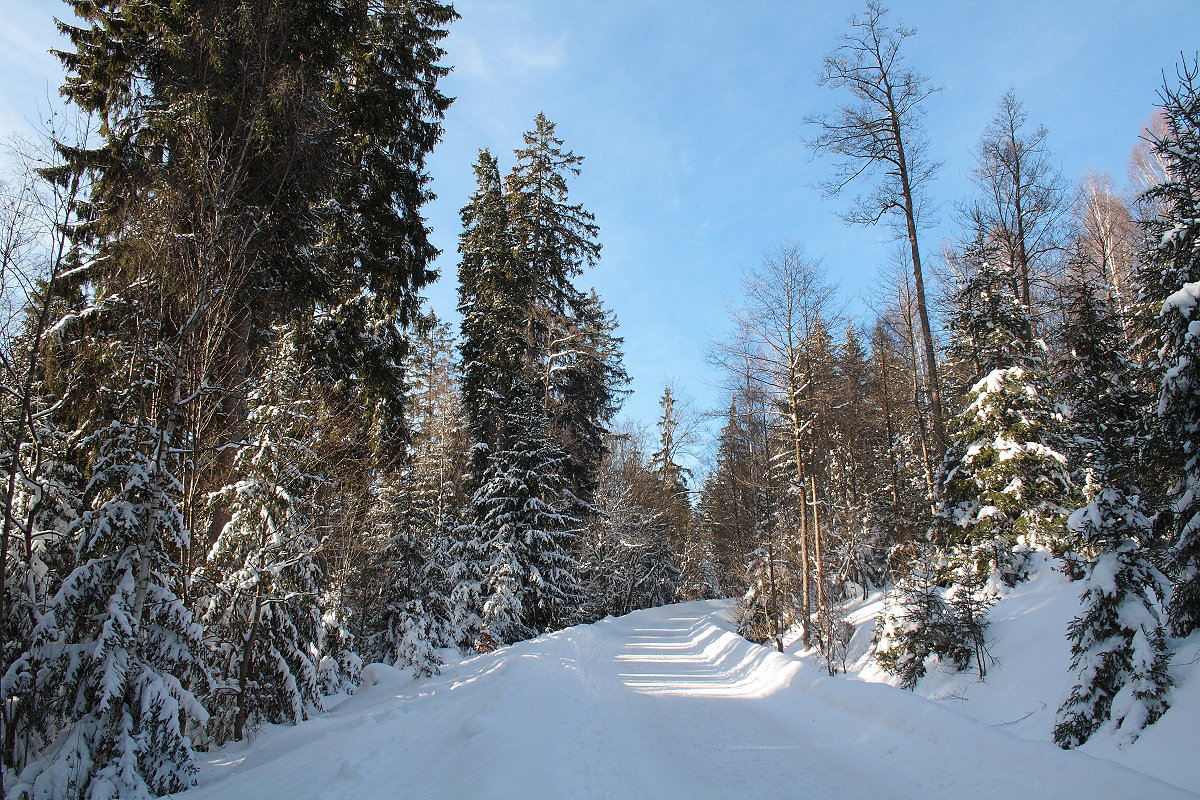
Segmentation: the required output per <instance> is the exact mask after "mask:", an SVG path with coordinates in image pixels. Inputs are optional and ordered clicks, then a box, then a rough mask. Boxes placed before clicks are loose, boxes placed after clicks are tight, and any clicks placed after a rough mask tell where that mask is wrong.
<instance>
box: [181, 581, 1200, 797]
mask: <svg viewBox="0 0 1200 800" xmlns="http://www.w3.org/2000/svg"><path fill="white" fill-rule="evenodd" d="M1059 594H1062V593H1061V592H1059ZM868 605H869V604H868ZM728 609H729V606H728V604H727V603H726V602H722V601H702V602H692V603H681V604H677V605H672V606H665V607H662V608H656V609H650V610H647V611H639V612H635V613H633V614H630V615H628V616H625V617H621V618H619V619H606V620H604V621H602V622H599V623H596V624H593V625H582V626H578V627H574V628H569V629H567V630H563V631H559V632H557V633H554V634H549V635H546V636H541V637H539V638H537V639H533V640H531V641H528V642H523V643H521V644H517V645H513V646H511V647H506V648H502V649H500V650H497V651H495V652H493V653H489V654H486V655H481V656H477V657H474V658H471V659H469V660H466V661H463V662H461V663H458V664H453V665H451V666H449V667H447V668H445V669H444V670H443V673H442V674H441V675H436V676H433V677H430V678H423V679H418V680H413V679H412V678H410V677H409V676H408V675H407V674H405V673H403V672H401V671H399V670H395V669H391V668H389V667H385V666H382V665H378V664H376V665H371V666H369V667H367V669H366V671H365V680H364V686H363V687H362V689H361V690H360V691H359V692H358V694H356V695H354V696H353V697H350V698H348V699H346V700H345V701H344V702H342V703H341V704H340V705H338V706H337V707H336V708H334V709H333V710H332V711H329V712H327V713H325V714H322V715H320V716H318V717H317V718H315V719H313V720H310V721H308V722H305V723H302V724H300V725H297V726H295V727H271V728H268V729H266V730H264V731H263V732H262V733H261V734H260V735H259V736H258V737H257V738H256V739H254V740H253V741H251V742H249V743H246V744H239V745H233V746H229V747H226V748H224V749H222V750H220V751H217V752H214V753H210V754H207V757H206V760H205V762H204V763H203V766H202V770H201V775H200V779H201V786H200V787H199V788H197V789H194V790H192V791H190V792H186V793H184V794H182V795H176V797H182V798H186V799H187V800H208V799H215V798H226V799H228V800H234V798H236V799H237V800H259V799H261V800H279V799H281V798H283V799H286V800H293V799H294V800H307V799H308V798H312V800H338V799H339V798H347V799H349V798H354V800H373V799H374V798H389V799H391V798H412V799H413V800H417V799H419V798H430V799H432V798H438V799H439V800H442V799H445V800H467V799H468V798H489V799H490V798H494V799H495V800H504V799H507V798H513V799H514V800H515V799H516V798H533V799H537V798H546V799H547V800H559V799H560V798H562V799H566V798H612V799H613V800H632V799H634V798H646V799H647V800H650V799H651V798H653V800H669V799H670V798H689V800H703V799H705V798H712V799H713V800H717V799H718V798H738V799H739V800H742V799H747V798H772V799H775V798H797V797H838V798H872V799H873V800H876V799H877V798H880V797H887V798H889V799H890V800H900V799H901V798H914V799H915V798H956V800H957V799H958V798H963V797H971V798H1028V797H1055V798H1088V800H1097V798H1127V797H1139V798H1150V797H1154V798H1185V797H1187V798H1196V797H1200V795H1196V794H1192V793H1191V792H1189V791H1185V790H1184V789H1181V788H1178V787H1177V786H1173V785H1170V784H1168V783H1164V782H1162V781H1159V780H1157V779H1155V778H1153V777H1150V776H1149V775H1147V774H1145V772H1139V771H1136V770H1135V769H1131V768H1129V767H1127V766H1122V765H1119V764H1116V763H1113V762H1112V761H1109V760H1102V759H1099V758H1095V757H1093V756H1091V755H1088V754H1086V753H1083V752H1065V751H1062V750H1060V749H1058V748H1057V747H1055V746H1054V745H1053V744H1051V743H1049V742H1048V741H1030V740H1028V739H1027V738H1020V737H1022V736H1024V735H1025V733H1026V731H1025V730H1024V729H1022V728H1021V727H1016V728H1014V727H1012V726H1009V727H1004V726H997V725H995V724H989V723H988V722H986V721H978V720H976V719H972V718H970V717H969V716H967V715H966V714H964V713H962V712H961V711H959V710H955V709H953V708H948V707H946V705H945V704H943V703H939V702H936V701H934V700H930V699H927V698H926V697H922V696H921V695H920V694H916V693H911V692H906V691H902V690H899V689H896V688H894V687H892V686H888V685H881V684H878V683H870V682H864V681H862V680H854V679H853V677H854V676H856V675H857V676H858V677H863V676H862V674H861V670H859V671H858V672H857V673H853V672H852V675H851V676H850V677H848V676H839V677H827V676H825V675H824V673H823V671H822V670H820V669H819V668H818V667H817V665H816V663H815V661H810V660H809V659H808V658H802V659H797V658H794V657H791V656H788V655H782V654H779V653H776V652H775V651H773V650H769V649H767V648H764V647H760V646H758V645H755V644H751V643H750V642H747V641H746V640H744V639H742V638H740V637H739V636H737V635H736V634H734V633H733V632H732V628H733V626H732V625H731V624H730V622H729V620H728V618H727V614H728ZM1034 610H1035V609H1033V608H1030V613H1033V612H1034ZM864 613H868V614H869V611H867V610H866V606H864ZM1057 635H1058V637H1059V638H1063V637H1062V632H1061V631H1059V632H1057ZM1015 644H1021V643H1019V642H1018V643H1015ZM1043 646H1044V643H1038V644H1037V647H1038V648H1039V649H1040V648H1042V647H1043ZM1057 667H1058V665H1057V664H1055V665H1052V666H1049V667H1047V668H1046V669H1047V671H1048V670H1050V669H1055V670H1057ZM1059 671H1060V672H1061V670H1059ZM997 710H998V709H997ZM1024 711H1025V709H1024V707H1023V706H1012V707H1009V708H1007V709H1005V713H1007V714H1008V715H1010V716H1019V715H1020V714H1022V713H1024ZM1169 713H1170V712H1168V717H1169ZM1166 720H1167V718H1166V717H1164V720H1163V721H1164V722H1165V721H1166ZM1160 724H1161V723H1160ZM1182 733H1183V731H1176V732H1174V733H1173V734H1168V735H1174V736H1177V737H1180V738H1177V739H1176V741H1175V744H1173V745H1172V746H1171V748H1170V749H1171V752H1173V753H1174V754H1176V755H1177V756H1180V755H1182V756H1185V757H1186V758H1188V759H1192V754H1191V753H1190V752H1188V751H1189V750H1190V749H1191V745H1190V744H1187V743H1190V742H1192V741H1193V740H1192V739H1191V730H1190V729H1189V730H1188V731H1187V734H1188V735H1187V736H1186V737H1181V736H1180V734H1182ZM1150 735H1152V734H1151V733H1148V734H1147V735H1145V736H1143V738H1142V741H1145V740H1146V739H1147V737H1148V736H1150ZM1043 738H1046V739H1048V738H1049V737H1048V735H1047V736H1045V737H1043ZM1181 741H1182V742H1183V743H1181ZM1192 760H1194V759H1192ZM1146 766H1148V767H1151V768H1153V766H1154V765H1153V764H1150V763H1147V764H1146ZM1192 786H1193V788H1198V787H1197V786H1196V785H1195V784H1193V785H1192Z"/></svg>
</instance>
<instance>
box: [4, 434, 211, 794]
mask: <svg viewBox="0 0 1200 800" xmlns="http://www.w3.org/2000/svg"><path fill="white" fill-rule="evenodd" d="M93 438H94V440H95V445H96V447H97V449H98V455H97V458H96V463H95V470H94V472H93V475H92V478H91V480H90V481H89V483H88V487H87V498H88V505H89V509H88V510H87V511H86V512H85V513H84V514H83V516H82V518H81V519H80V521H79V526H78V533H77V537H78V538H77V541H78V551H77V560H78V566H77V567H76V568H75V569H74V570H72V572H71V573H70V575H68V576H67V577H66V579H65V580H64V582H63V584H62V586H61V588H60V589H59V590H58V592H57V593H56V594H55V596H54V597H53V598H52V599H51V600H50V603H49V607H48V608H47V610H46V613H45V614H43V615H42V617H41V619H40V620H39V622H38V625H37V628H36V629H35V630H34V633H33V642H32V646H31V647H30V650H29V652H28V655H27V656H26V657H25V659H24V667H25V670H26V672H27V677H26V679H25V682H24V683H23V685H20V686H19V687H17V688H18V691H29V692H32V693H34V694H35V696H36V698H37V704H38V706H39V708H38V712H39V714H38V719H39V720H40V723H41V724H42V725H43V726H44V728H43V731H42V741H44V742H45V743H46V747H45V748H44V749H43V750H42V751H41V753H40V754H39V757H38V758H37V759H36V760H33V762H32V763H31V764H29V766H27V767H26V768H25V770H24V771H23V772H22V774H21V777H20V781H19V783H18V784H17V785H16V786H14V787H13V788H12V789H11V790H10V791H11V792H12V793H13V794H14V796H22V793H26V794H27V795H28V796H29V797H31V798H38V799H39V800H49V799H50V798H55V800H59V799H60V798H88V800H113V799H114V798H128V800H137V798H146V797H150V796H152V795H162V794H167V793H170V792H178V791H181V790H183V789H186V788H187V787H189V786H191V785H193V784H194V782H195V779H194V774H195V765H194V763H193V758H192V747H191V742H190V739H189V738H188V736H187V735H186V733H185V728H186V727H188V726H189V725H201V726H202V725H203V724H204V723H205V722H206V720H207V716H208V715H207V713H206V712H205V710H204V708H203V707H202V706H201V705H200V703H199V702H198V701H197V699H196V696H195V692H197V691H201V690H203V688H204V685H205V683H206V678H207V671H206V667H205V658H204V647H203V644H202V642H201V628H200V625H199V624H198V623H197V622H196V621H194V620H193V619H192V615H191V613H190V612H189V611H188V609H187V608H186V607H185V606H184V604H183V602H182V601H181V600H180V599H179V597H178V595H177V594H176V590H177V587H178V586H179V581H180V570H179V565H178V564H177V563H176V562H175V560H174V554H175V553H178V552H179V551H180V550H182V549H183V548H185V547H186V546H187V544H188V531H187V529H186V527H185V525H184V520H183V516H182V514H181V513H180V511H179V508H178V506H177V504H176V499H175V498H176V497H178V495H179V492H180V491H181V486H180V485H179V483H178V481H177V480H176V479H175V477H174V475H173V474H172V471H171V467H172V464H174V463H175V461H176V460H177V455H178V454H177V452H176V451H175V450H174V448H173V444H172V442H171V441H170V439H169V437H168V436H167V434H166V432H165V431H163V430H160V429H157V428H154V427H153V426H150V425H148V424H146V423H144V422H135V423H126V422H119V421H114V422H112V423H111V424H110V425H108V426H107V427H105V428H103V429H101V430H100V431H99V432H97V433H96V434H95V435H94V437H93Z"/></svg>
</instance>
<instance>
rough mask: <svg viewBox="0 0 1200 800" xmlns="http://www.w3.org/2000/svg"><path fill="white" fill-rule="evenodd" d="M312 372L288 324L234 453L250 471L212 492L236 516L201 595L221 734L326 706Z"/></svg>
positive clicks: (213, 727)
mask: <svg viewBox="0 0 1200 800" xmlns="http://www.w3.org/2000/svg"><path fill="white" fill-rule="evenodd" d="M305 378H306V375H305V373H304V371H303V370H301V369H299V365H298V362H297V353H296V351H295V348H294V343H293V337H291V336H290V335H289V332H288V331H286V330H281V331H280V332H279V333H278V342H277V345H276V348H275V349H274V352H273V353H272V357H271V360H270V362H269V363H268V364H267V365H265V367H264V370H263V374H262V376H261V378H260V379H259V381H258V386H257V387H256V389H255V390H254V392H253V393H252V394H251V396H250V398H249V404H250V408H251V412H250V417H249V424H250V433H251V438H250V440H249V441H248V442H247V446H245V447H243V448H242V449H241V450H240V451H239V453H238V456H237V459H236V461H235V464H234V466H235V469H236V470H237V473H238V474H239V475H241V479H240V480H238V481H237V482H236V483H234V484H232V485H230V486H228V487H226V488H225V489H223V490H222V491H221V492H219V493H217V494H216V496H215V497H214V498H213V501H214V503H219V504H221V505H222V506H223V507H224V508H225V510H226V512H227V513H228V516H229V522H228V523H227V524H226V525H225V527H224V529H223V530H222V531H221V534H220V536H219V537H218V538H217V541H216V542H215V543H214V544H213V547H212V550H211V552H210V553H209V554H208V558H207V561H206V563H205V566H204V569H203V570H202V573H201V574H202V577H203V578H204V583H205V584H206V585H208V586H211V587H212V590H211V593H210V595H209V597H208V598H207V599H206V600H205V601H204V602H203V604H202V605H203V621H204V623H205V629H206V633H207V635H208V637H209V638H210V641H211V645H210V647H211V649H212V661H213V664H214V669H215V672H216V677H217V680H216V683H215V684H214V686H213V693H212V698H211V700H210V707H211V711H212V715H213V716H212V720H211V722H210V727H209V733H210V735H211V736H212V738H213V739H214V740H215V741H216V743H218V744H221V743H224V742H225V741H227V740H229V739H243V738H245V737H246V736H247V735H248V733H249V732H250V731H252V730H253V729H254V728H256V727H257V726H258V725H260V724H262V723H264V722H270V723H289V724H295V723H297V722H300V721H301V720H304V719H307V718H308V715H309V713H310V712H311V711H312V710H315V709H319V708H320V707H321V705H320V703H321V700H320V686H319V682H318V663H317V660H316V654H317V653H318V652H319V649H320V648H319V640H320V636H321V633H320V631H321V611H320V607H319V602H320V599H321V598H320V595H321V574H320V569H319V567H318V566H317V563H316V553H317V549H318V541H317V539H316V537H315V535H314V533H313V512H314V509H313V498H314V495H315V493H316V487H317V485H319V484H320V483H321V481H322V478H321V476H320V475H319V474H318V473H317V471H316V470H317V464H316V458H315V453H314V452H313V451H312V450H311V449H310V447H309V446H308V444H307V442H306V440H307V439H308V438H309V428H308V426H307V424H306V422H307V419H308V418H310V417H311V416H312V410H311V406H312V405H313V403H312V402H311V401H307V402H306V401H305V400H304V399H303V397H304V391H305Z"/></svg>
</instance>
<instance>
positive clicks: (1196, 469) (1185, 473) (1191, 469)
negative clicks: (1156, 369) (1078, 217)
mask: <svg viewBox="0 0 1200 800" xmlns="http://www.w3.org/2000/svg"><path fill="white" fill-rule="evenodd" d="M1179 79H1180V81H1179V85H1178V86H1175V87H1172V86H1168V87H1166V88H1164V89H1163V92H1162V99H1163V103H1162V110H1163V120H1164V122H1165V124H1166V131H1165V133H1164V134H1163V135H1162V136H1161V137H1160V138H1158V139H1157V140H1155V141H1154V143H1153V149H1154V152H1155V154H1156V155H1157V156H1158V157H1159V159H1161V161H1162V163H1163V164H1164V165H1165V168H1166V180H1165V181H1164V182H1163V183H1161V184H1159V185H1158V186H1155V187H1154V188H1152V189H1150V190H1149V191H1148V192H1147V193H1146V197H1147V198H1148V199H1149V200H1152V201H1154V202H1155V204H1156V207H1157V208H1158V209H1160V215H1159V217H1158V218H1157V219H1155V220H1153V221H1152V222H1151V223H1150V224H1149V233H1150V241H1149V253H1148V254H1147V255H1148V257H1147V259H1146V265H1145V266H1144V268H1143V272H1142V283H1143V299H1144V300H1145V301H1146V302H1148V303H1150V304H1151V305H1152V306H1153V308H1154V310H1156V311H1157V312H1158V320H1157V329H1158V337H1159V339H1158V344H1159V348H1160V349H1159V352H1158V360H1159V366H1160V369H1161V371H1162V372H1161V374H1162V379H1161V384H1160V387H1159V397H1158V407H1157V410H1156V414H1155V420H1154V423H1153V441H1152V444H1153V446H1154V448H1155V452H1156V453H1157V454H1158V456H1159V458H1160V461H1161V466H1162V468H1163V469H1164V471H1165V473H1166V475H1167V477H1168V479H1169V481H1170V484H1171V485H1170V488H1169V490H1168V495H1169V497H1168V500H1169V506H1170V507H1169V510H1168V514H1169V519H1168V520H1166V521H1167V523H1168V525H1169V528H1170V533H1171V537H1172V539H1173V542H1172V548H1171V563H1170V573H1171V578H1172V581H1173V583H1174V592H1173V594H1172V597H1171V601H1170V604H1169V606H1168V617H1169V622H1170V628H1171V633H1173V634H1174V635H1176V636H1185V635H1187V634H1189V633H1191V632H1192V631H1193V630H1195V629H1196V628H1198V627H1200V336H1197V329H1198V328H1200V66H1198V65H1197V62H1196V61H1195V60H1193V61H1192V63H1191V64H1186V63H1185V64H1183V65H1182V66H1181V67H1180V69H1179Z"/></svg>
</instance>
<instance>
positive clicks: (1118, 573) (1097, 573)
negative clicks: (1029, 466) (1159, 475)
mask: <svg viewBox="0 0 1200 800" xmlns="http://www.w3.org/2000/svg"><path fill="white" fill-rule="evenodd" d="M1085 492H1086V496H1087V500H1088V504H1087V505H1086V506H1083V507H1082V508H1079V509H1078V510H1076V511H1075V513H1074V514H1072V515H1071V518H1070V520H1069V525H1070V526H1071V529H1072V530H1073V531H1074V532H1075V533H1076V534H1078V535H1079V536H1080V537H1082V538H1083V539H1084V540H1085V541H1087V542H1088V544H1089V545H1091V546H1092V547H1094V548H1095V549H1096V550H1097V551H1098V553H1099V554H1098V555H1097V557H1096V559H1095V561H1094V562H1093V563H1092V564H1091V565H1090V567H1089V569H1088V573H1087V577H1086V583H1085V589H1084V592H1083V595H1082V597H1081V598H1080V599H1081V601H1082V604H1083V613H1082V614H1081V615H1080V616H1078V617H1076V618H1075V619H1074V620H1072V621H1071V624H1070V626H1069V627H1068V629H1067V637H1068V639H1069V640H1070V642H1071V672H1072V673H1073V675H1074V678H1075V685H1074V686H1073V687H1072V689H1071V693H1070V696H1069V697H1067V699H1066V700H1065V701H1064V702H1063V704H1062V706H1061V707H1060V708H1059V709H1058V715H1057V722H1056V725H1055V727H1054V741H1055V742H1057V743H1058V744H1059V746H1061V747H1063V748H1071V747H1077V746H1078V745H1081V744H1083V743H1084V742H1086V741H1087V740H1088V739H1089V738H1090V737H1091V736H1092V735H1093V734H1094V733H1095V732H1096V731H1098V730H1100V729H1101V728H1102V727H1104V726H1106V725H1107V726H1110V727H1111V728H1113V729H1115V730H1118V731H1119V733H1120V738H1121V741H1122V742H1123V743H1125V744H1128V743H1130V742H1132V741H1133V740H1135V739H1136V738H1137V737H1138V734H1139V732H1140V731H1141V730H1142V728H1144V727H1145V726H1147V725H1149V724H1151V723H1152V722H1154V721H1155V720H1156V719H1158V718H1159V717H1160V716H1162V714H1163V712H1165V711H1166V710H1167V700H1166V693H1167V690H1168V689H1169V688H1170V686H1171V678H1170V675H1169V674H1168V672H1167V663H1168V653H1167V645H1166V640H1165V636H1164V631H1163V614H1162V601H1163V598H1164V597H1165V595H1166V584H1167V581H1166V579H1165V577H1164V576H1163V575H1162V574H1161V573H1160V572H1159V571H1158V569H1157V568H1155V567H1154V564H1153V559H1151V558H1150V557H1149V554H1148V552H1147V550H1146V543H1147V542H1148V541H1149V539H1150V532H1151V525H1150V520H1149V519H1148V518H1147V517H1146V515H1145V513H1143V511H1142V509H1141V508H1140V505H1139V503H1138V498H1137V497H1136V496H1132V497H1131V496H1129V495H1127V494H1126V493H1124V492H1122V491H1121V490H1120V489H1117V488H1112V487H1102V486H1096V485H1093V484H1089V485H1088V486H1087V487H1086V489H1085Z"/></svg>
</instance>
